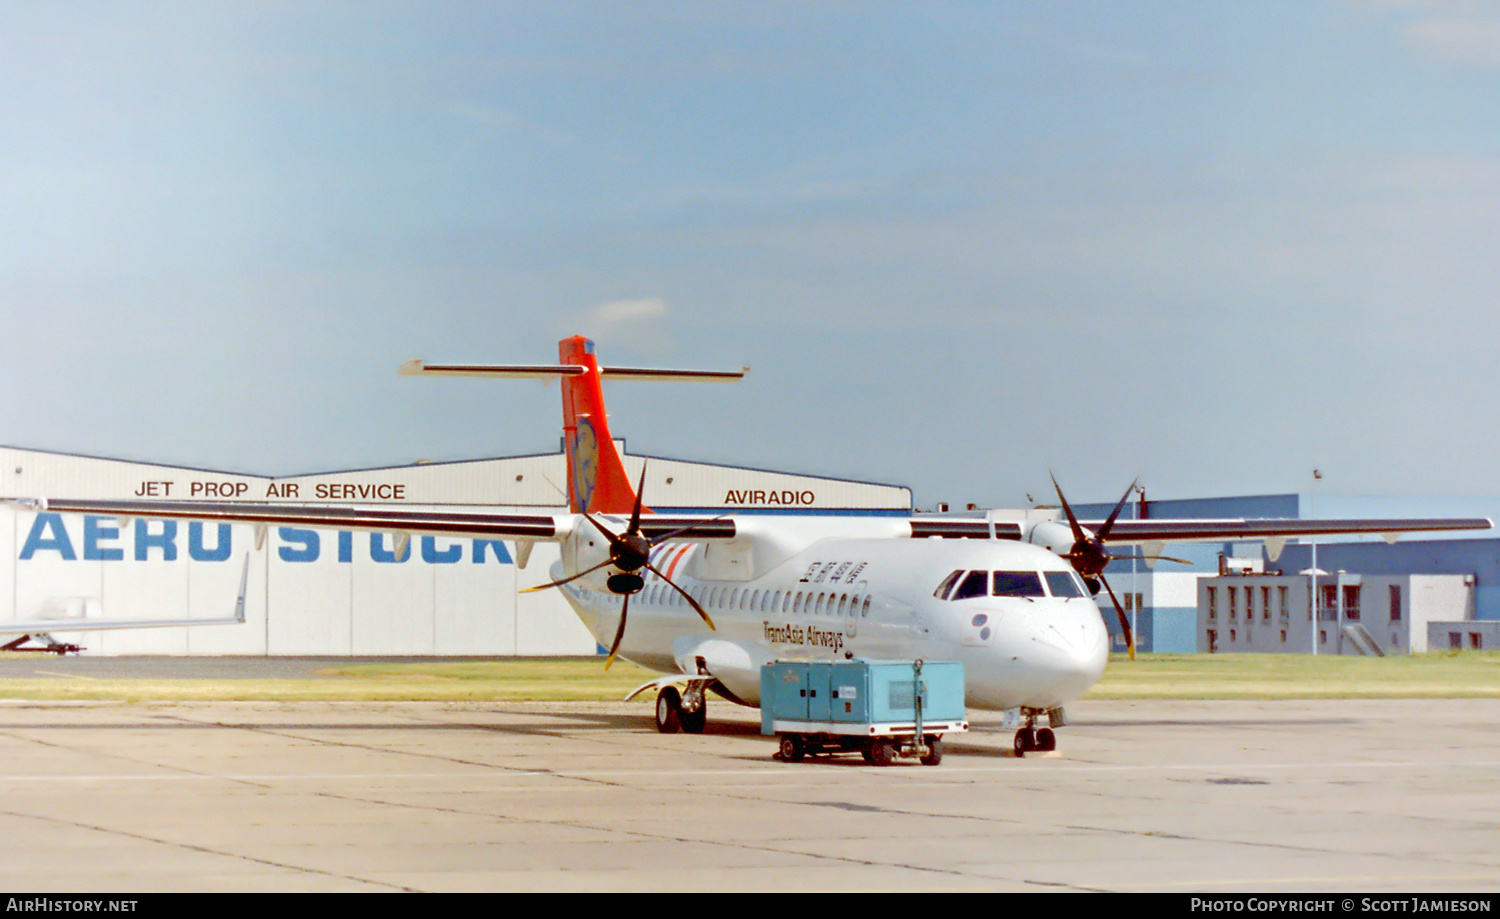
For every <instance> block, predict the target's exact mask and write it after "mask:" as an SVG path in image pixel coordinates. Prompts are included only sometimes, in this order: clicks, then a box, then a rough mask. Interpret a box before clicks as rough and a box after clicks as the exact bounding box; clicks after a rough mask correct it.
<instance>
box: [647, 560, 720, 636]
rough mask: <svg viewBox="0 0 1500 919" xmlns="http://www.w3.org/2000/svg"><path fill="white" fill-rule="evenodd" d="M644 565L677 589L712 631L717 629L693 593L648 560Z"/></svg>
mask: <svg viewBox="0 0 1500 919" xmlns="http://www.w3.org/2000/svg"><path fill="white" fill-rule="evenodd" d="M646 567H647V568H648V569H649V570H650V571H651V573H652V574H654V575H656V576H657V577H659V578H661V579H662V580H663V581H666V582H667V586H668V587H670V588H672V589H673V590H675V591H677V592H678V593H680V594H682V596H683V599H685V600H687V601H688V605H689V606H691V607H692V608H693V609H694V610H696V611H697V613H698V615H699V616H702V617H703V621H704V622H706V623H708V627H709V628H711V629H713V630H714V631H718V627H717V626H715V625H714V621H713V620H712V619H710V618H708V613H707V612H705V611H704V609H703V607H701V606H699V605H698V601H697V600H694V599H693V595H692V594H690V593H688V592H687V591H685V590H683V589H682V588H681V587H678V586H677V585H676V583H674V582H673V581H672V580H671V579H670V578H668V577H667V576H666V575H665V574H662V573H661V571H660V570H658V569H657V567H656V566H655V565H653V564H651V563H650V562H647V563H646Z"/></svg>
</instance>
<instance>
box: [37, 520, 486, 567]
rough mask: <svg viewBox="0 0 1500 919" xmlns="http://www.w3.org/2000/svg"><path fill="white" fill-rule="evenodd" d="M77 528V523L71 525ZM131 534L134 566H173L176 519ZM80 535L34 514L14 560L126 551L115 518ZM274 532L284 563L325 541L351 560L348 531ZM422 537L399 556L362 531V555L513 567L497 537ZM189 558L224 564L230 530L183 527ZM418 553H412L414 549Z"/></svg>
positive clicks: (145, 524)
mask: <svg viewBox="0 0 1500 919" xmlns="http://www.w3.org/2000/svg"><path fill="white" fill-rule="evenodd" d="M75 526H76V525H75ZM129 529H130V530H132V531H133V532H132V533H131V536H132V537H133V538H132V539H131V540H130V542H131V543H132V545H131V547H130V557H131V558H133V559H135V560H136V561H138V562H144V561H148V560H150V559H160V560H162V561H168V562H173V561H176V560H177V551H178V546H179V543H180V536H179V527H178V521H176V520H146V519H136V520H135V521H133V523H132V526H131V527H129ZM81 530H82V532H79V533H78V534H77V536H76V537H75V536H74V535H73V534H71V533H69V532H68V529H67V527H65V526H64V525H63V518H62V515H61V514H52V513H42V514H37V515H36V520H35V521H33V522H32V524H31V530H30V532H28V533H27V534H26V541H25V542H24V543H22V545H21V553H20V555H19V556H17V558H19V559H20V560H21V561H23V562H24V561H30V560H31V559H32V558H35V557H37V556H38V555H42V556H45V555H47V554H55V556H56V557H57V558H60V559H62V560H64V561H69V562H72V561H78V560H83V561H102V562H109V561H122V560H124V559H125V557H126V551H127V550H126V547H125V546H124V545H122V542H123V541H124V537H123V536H122V535H121V532H120V531H121V527H119V526H117V525H116V518H114V517H98V516H93V515H87V516H85V517H84V518H83V525H82V527H81ZM276 534H277V536H278V537H279V538H280V540H281V542H282V545H280V546H277V547H276V554H277V556H278V557H279V558H280V559H281V560H282V561H284V562H315V561H317V560H318V559H319V558H322V557H323V553H324V552H325V551H326V550H325V549H324V545H325V543H330V542H331V543H332V544H333V545H332V546H330V547H329V549H330V550H331V551H332V554H333V557H334V558H335V559H336V560H337V561H340V562H353V561H354V546H355V542H356V540H355V535H354V534H353V533H351V532H349V531H347V530H344V531H340V532H337V533H327V532H322V533H320V532H318V531H317V530H304V529H301V528H299V527H277V528H276ZM439 538H440V537H435V536H422V537H419V538H416V539H413V540H412V541H411V544H409V545H408V546H407V547H406V551H404V552H403V553H402V554H401V555H400V556H399V557H398V556H397V555H396V551H395V543H394V540H392V539H391V538H390V536H389V535H388V534H386V533H361V534H359V539H358V542H359V543H361V544H362V545H361V549H362V550H366V548H367V554H366V552H365V551H362V553H361V554H362V555H366V557H368V558H369V559H370V560H371V561H375V562H380V563H383V564H399V563H401V562H405V561H409V560H410V559H411V558H412V557H413V556H415V557H417V558H419V559H421V560H422V561H424V562H427V563H428V564H432V565H456V564H458V563H460V562H468V563H471V564H476V565H478V564H483V563H484V562H486V561H493V562H499V563H500V564H502V565H511V564H514V561H513V560H512V558H511V554H510V551H509V550H508V549H506V546H505V543H503V542H501V541H500V540H498V539H443V540H442V542H443V545H441V546H440V545H439V544H438V540H439ZM186 544H187V554H188V558H190V559H192V560H193V561H196V562H222V561H225V560H226V559H228V558H229V557H230V555H231V554H232V552H233V548H234V546H233V529H232V528H231V527H230V526H229V524H227V523H219V524H213V525H209V524H206V523H204V522H202V521H197V520H195V521H192V522H191V523H189V524H188V525H187V539H186ZM413 548H415V549H416V551H415V552H413V551H412V549H413Z"/></svg>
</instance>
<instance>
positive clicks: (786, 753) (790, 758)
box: [781, 734, 804, 763]
mask: <svg viewBox="0 0 1500 919" xmlns="http://www.w3.org/2000/svg"><path fill="white" fill-rule="evenodd" d="M803 752H804V751H803V749H802V738H801V737H798V736H797V735H796V734H782V735H781V761H782V762H784V763H800V762H802V754H803Z"/></svg>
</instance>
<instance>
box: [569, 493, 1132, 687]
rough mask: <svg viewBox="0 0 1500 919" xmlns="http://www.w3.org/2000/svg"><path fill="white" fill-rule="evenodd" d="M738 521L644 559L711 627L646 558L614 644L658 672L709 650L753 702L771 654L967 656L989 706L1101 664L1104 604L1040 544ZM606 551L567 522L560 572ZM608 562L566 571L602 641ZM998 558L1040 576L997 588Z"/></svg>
mask: <svg viewBox="0 0 1500 919" xmlns="http://www.w3.org/2000/svg"><path fill="white" fill-rule="evenodd" d="M736 523H737V524H738V525H739V530H740V534H741V535H740V537H738V538H736V539H735V540H733V541H730V542H728V543H717V544H715V543H690V542H674V541H669V542H667V543H664V544H662V545H660V546H658V547H656V549H655V550H653V552H652V564H653V565H654V566H655V567H656V568H657V569H658V570H660V571H661V572H662V573H664V574H665V575H667V577H668V578H670V579H671V580H672V581H673V582H675V583H676V584H677V585H678V586H680V587H681V588H683V589H684V590H686V591H688V592H689V593H690V594H692V596H693V597H694V599H696V600H697V601H698V603H699V604H700V605H701V606H702V607H703V608H704V610H705V611H706V612H707V613H708V615H709V616H710V617H712V619H713V621H714V625H715V629H713V630H710V629H709V628H708V627H707V625H706V624H704V622H703V621H702V619H701V618H700V617H699V616H698V614H697V613H696V612H695V611H694V610H693V608H692V607H691V606H690V605H688V603H687V602H686V601H685V600H684V599H683V598H682V596H681V595H680V594H679V593H678V592H677V591H675V590H673V589H672V587H671V586H670V585H668V584H667V583H665V582H664V581H663V580H662V579H661V578H659V577H657V576H655V575H652V574H649V573H646V585H645V587H644V588H643V589H642V590H641V591H639V592H638V593H635V594H633V595H631V597H630V606H629V612H628V616H627V625H626V630H625V636H624V640H623V642H622V644H621V649H620V655H621V656H622V657H624V658H626V659H627V660H631V661H634V662H635V663H637V664H640V665H641V666H643V667H647V668H649V669H652V670H656V671H659V672H662V673H678V672H685V673H697V672H701V671H700V669H699V668H700V663H699V661H698V659H699V658H702V659H703V660H702V662H701V667H703V668H706V670H707V672H709V673H712V674H713V675H714V676H715V677H717V678H718V679H719V680H720V682H721V683H722V684H723V685H724V687H725V688H726V689H727V690H728V691H729V692H730V693H732V694H733V695H734V697H736V698H737V699H738V700H739V701H742V702H744V703H746V704H750V705H756V704H758V702H759V694H760V683H759V668H760V666H761V665H762V664H764V663H768V662H770V661H773V660H778V659H779V660H787V659H808V660H843V659H850V658H863V659H867V660H874V659H907V660H910V659H916V658H922V659H927V660H957V661H962V662H963V664H964V673H965V684H966V701H967V704H968V705H969V706H971V707H974V708H980V709H991V710H1005V709H1012V708H1017V707H1026V708H1032V709H1043V710H1045V709H1053V708H1057V707H1060V706H1062V705H1063V704H1064V703H1066V702H1068V701H1069V700H1071V699H1075V698H1077V697H1078V696H1080V695H1082V694H1083V693H1084V692H1086V691H1087V690H1088V689H1089V687H1091V686H1092V685H1094V683H1095V682H1097V681H1098V679H1099V677H1100V675H1101V674H1102V673H1103V672H1104V665H1105V662H1106V661H1107V659H1108V653H1109V637H1108V632H1107V631H1106V629H1105V627H1104V622H1103V619H1102V618H1101V617H1100V613H1099V607H1098V606H1097V605H1096V604H1095V602H1094V601H1093V599H1092V598H1090V597H1088V596H1087V595H1085V594H1084V593H1083V590H1082V586H1081V584H1079V583H1078V579H1077V577H1076V575H1074V574H1073V571H1072V568H1071V566H1069V564H1068V563H1067V562H1066V561H1065V560H1063V559H1062V558H1060V557H1058V556H1057V555H1055V554H1053V553H1052V552H1050V551H1047V550H1046V549H1042V548H1040V547H1037V546H1033V545H1029V544H1026V543H1021V542H1016V541H1010V540H1000V539H989V540H976V539H911V538H892V536H891V535H887V534H886V532H885V531H886V530H889V531H891V532H892V533H895V532H898V530H897V527H898V526H899V524H898V523H895V522H891V521H882V520H870V519H864V520H859V519H854V520H837V519H835V520H833V521H828V520H824V519H803V520H790V521H788V520H786V519H784V518H783V519H780V520H773V519H770V518H753V517H752V518H737V520H736ZM872 530H873V531H875V533H876V535H873V536H872V535H856V534H858V533H860V531H864V532H865V533H869V532H870V531H872ZM604 553H605V550H604V547H603V545H602V540H599V539H597V538H596V537H595V536H594V535H591V534H590V533H588V532H587V531H584V530H580V531H575V535H574V536H573V537H572V538H570V539H569V540H568V541H566V542H565V543H564V545H563V553H562V560H561V561H560V562H559V564H558V566H557V567H556V568H555V569H554V576H555V577H561V576H563V575H565V574H568V573H573V572H576V571H579V570H582V569H584V568H587V567H588V566H590V565H592V564H597V563H598V562H599V561H602V560H603V559H604V558H605V554H604ZM612 570H613V569H610V568H607V567H606V568H605V569H603V570H602V571H600V572H598V573H597V574H595V575H591V576H588V577H584V578H579V579H578V580H576V581H572V582H570V583H568V584H566V585H564V586H563V587H562V590H563V591H564V593H565V595H566V596H567V598H568V601H569V602H570V603H571V604H572V606H573V607H574V609H575V610H576V611H577V613H578V615H579V617H580V618H581V619H582V620H583V623H584V625H585V626H586V627H587V628H588V629H589V631H590V632H591V633H592V634H593V635H594V637H595V639H596V640H598V641H599V643H600V644H601V645H603V646H608V645H609V643H610V642H611V641H612V640H613V637H614V634H615V630H616V628H617V627H618V625H619V616H620V609H621V606H622V601H623V599H624V598H623V597H621V596H618V595H615V594H612V593H610V592H609V591H608V589H607V588H606V587H605V584H604V579H605V576H606V575H607V573H609V572H612ZM954 572H961V574H959V575H958V576H957V577H956V578H955V577H954V576H953V575H954ZM974 572H984V573H985V576H984V577H981V576H979V575H975V574H974ZM994 572H1006V573H1009V574H1012V575H1013V574H1015V573H1022V574H1023V575H1027V574H1029V575H1030V576H1031V578H1034V579H1035V580H1036V581H1037V582H1039V585H1040V586H1039V587H1038V588H1036V589H1032V590H1030V591H1025V592H1027V593H1029V594H1030V595H1027V596H1019V595H1014V594H1015V593H1016V592H1015V591H1009V593H1010V594H1011V595H995V594H996V593H999V592H1000V587H999V586H998V582H999V581H1000V580H1001V579H1000V578H996V579H994V580H995V582H996V586H995V587H993V588H991V587H990V580H989V579H988V575H990V574H992V573H994ZM643 573H645V572H643ZM1049 573H1050V574H1051V577H1050V578H1049V577H1048V575H1049ZM1031 578H1025V579H1026V580H1030V579H1031ZM980 580H984V585H985V586H984V588H983V589H982V590H978V589H976V585H977V584H978V583H979V581H980ZM965 582H967V583H968V584H969V588H968V590H967V591H964V590H961V589H960V588H961V585H963V584H964V583H965ZM1070 585H1072V586H1070ZM940 586H945V587H946V588H947V589H946V590H941V591H940V590H939V588H940ZM939 593H941V594H942V595H941V596H939Z"/></svg>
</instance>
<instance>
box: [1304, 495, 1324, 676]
mask: <svg viewBox="0 0 1500 919" xmlns="http://www.w3.org/2000/svg"><path fill="white" fill-rule="evenodd" d="M1322 478H1323V473H1322V472H1319V471H1318V470H1317V469H1314V470H1313V486H1312V488H1309V489H1308V492H1307V516H1308V518H1309V519H1314V518H1316V517H1317V516H1318V515H1317V509H1316V506H1315V504H1314V501H1315V499H1316V497H1317V493H1318V489H1317V485H1318V481H1319V480H1320V479H1322ZM1310 545H1311V546H1312V567H1311V568H1309V569H1308V572H1307V578H1308V584H1309V585H1310V586H1309V589H1308V591H1307V602H1308V605H1309V607H1310V608H1311V610H1312V614H1311V619H1312V625H1311V628H1310V629H1309V632H1310V634H1311V636H1312V653H1313V656H1314V657H1316V656H1317V655H1318V537H1317V536H1316V535H1315V534H1314V535H1312V536H1311V539H1310Z"/></svg>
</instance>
